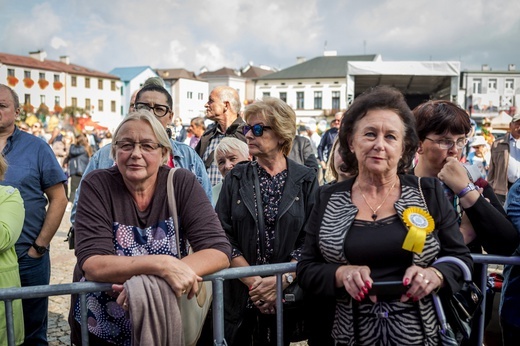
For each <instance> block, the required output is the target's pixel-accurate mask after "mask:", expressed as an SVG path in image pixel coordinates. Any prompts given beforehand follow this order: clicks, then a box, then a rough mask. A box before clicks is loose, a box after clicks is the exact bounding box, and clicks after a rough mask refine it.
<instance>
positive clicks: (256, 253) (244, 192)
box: [216, 98, 318, 345]
mask: <svg viewBox="0 0 520 346" xmlns="http://www.w3.org/2000/svg"><path fill="white" fill-rule="evenodd" d="M244 119H245V121H246V125H245V126H244V127H243V133H244V135H245V136H246V140H247V144H248V146H249V154H250V155H252V156H253V157H254V158H255V161H252V162H247V163H239V164H237V165H236V166H235V167H234V168H233V169H232V170H231V172H229V173H228V174H227V175H226V177H225V179H224V183H223V186H222V190H221V192H220V196H219V200H218V202H217V206H216V211H217V213H218V216H219V218H220V221H221V223H222V226H223V228H224V230H225V231H226V233H227V235H228V238H229V240H230V242H231V246H232V259H231V266H232V267H245V266H254V265H262V264H269V263H283V262H289V261H291V262H295V261H298V260H299V258H300V251H301V247H302V246H303V241H304V237H305V233H304V230H303V227H304V225H305V222H306V220H307V217H308V215H309V214H310V211H311V209H312V206H313V204H314V195H315V191H316V189H317V187H318V184H317V180H316V173H315V172H314V170H313V169H311V168H308V167H305V166H303V165H300V164H297V163H295V162H294V161H292V160H290V159H288V158H287V155H288V154H289V152H290V151H291V146H292V141H293V138H294V134H295V133H296V115H295V113H294V111H293V110H292V109H291V107H289V106H288V105H287V104H286V103H285V102H283V101H281V100H280V99H277V98H264V99H263V100H262V101H257V102H255V103H253V104H251V105H250V106H248V107H247V108H246V109H245V112H244ZM282 277H283V282H282V286H283V288H284V289H285V288H287V287H288V286H289V285H290V284H291V283H292V282H295V280H297V277H296V273H294V272H292V273H285V274H284V275H283V276H282ZM224 284H225V286H226V287H225V290H224V295H225V297H224V302H225V303H224V318H225V333H226V335H225V336H226V340H227V342H228V344H229V345H275V344H276V276H274V275H273V276H265V277H262V276H258V275H255V276H251V277H245V278H241V279H240V280H226V281H225V282H224ZM301 317H302V314H301V312H295V311H292V312H291V311H289V310H288V309H284V337H285V344H286V345H288V344H289V341H290V339H291V337H292V333H293V331H294V329H295V325H296V324H297V323H299V322H300V320H301Z"/></svg>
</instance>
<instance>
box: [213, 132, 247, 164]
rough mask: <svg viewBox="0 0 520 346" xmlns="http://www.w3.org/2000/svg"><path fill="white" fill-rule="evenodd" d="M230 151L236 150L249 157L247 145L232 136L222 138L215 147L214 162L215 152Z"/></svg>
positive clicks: (227, 152)
mask: <svg viewBox="0 0 520 346" xmlns="http://www.w3.org/2000/svg"><path fill="white" fill-rule="evenodd" d="M232 152H238V153H240V154H242V155H243V156H244V157H249V147H248V146H247V144H246V143H245V142H242V141H241V140H240V139H237V138H234V137H225V138H222V140H221V141H220V143H219V144H218V145H217V147H216V148H215V162H216V161H217V154H220V153H224V154H229V153H232Z"/></svg>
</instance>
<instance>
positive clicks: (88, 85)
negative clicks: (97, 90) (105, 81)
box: [85, 77, 90, 89]
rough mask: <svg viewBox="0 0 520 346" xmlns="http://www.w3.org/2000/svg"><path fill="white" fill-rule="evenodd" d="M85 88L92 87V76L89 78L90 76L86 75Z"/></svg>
mask: <svg viewBox="0 0 520 346" xmlns="http://www.w3.org/2000/svg"><path fill="white" fill-rule="evenodd" d="M85 88H87V89H89V88H90V78H88V77H85Z"/></svg>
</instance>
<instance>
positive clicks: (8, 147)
mask: <svg viewBox="0 0 520 346" xmlns="http://www.w3.org/2000/svg"><path fill="white" fill-rule="evenodd" d="M22 132H23V131H22V130H20V129H19V128H18V126H16V125H14V131H13V133H11V135H10V136H9V137H7V141H6V143H5V147H4V150H3V151H2V154H3V155H4V156H5V155H7V154H8V153H9V151H11V148H12V143H13V141H14V140H15V139H17V138H18V137H19V136H20V134H21V133H22Z"/></svg>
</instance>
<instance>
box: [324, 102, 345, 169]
mask: <svg viewBox="0 0 520 346" xmlns="http://www.w3.org/2000/svg"><path fill="white" fill-rule="evenodd" d="M342 117H343V112H337V113H336V114H335V115H334V120H332V122H331V123H330V129H329V130H327V131H325V133H324V134H323V135H322V136H321V141H320V145H318V161H319V162H320V166H321V169H322V170H323V176H325V170H326V169H327V162H328V161H329V155H330V149H331V148H332V145H333V144H334V141H335V140H336V137H337V135H338V130H339V125H340V123H341V118H342Z"/></svg>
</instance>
